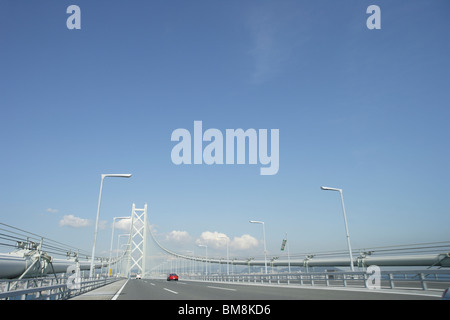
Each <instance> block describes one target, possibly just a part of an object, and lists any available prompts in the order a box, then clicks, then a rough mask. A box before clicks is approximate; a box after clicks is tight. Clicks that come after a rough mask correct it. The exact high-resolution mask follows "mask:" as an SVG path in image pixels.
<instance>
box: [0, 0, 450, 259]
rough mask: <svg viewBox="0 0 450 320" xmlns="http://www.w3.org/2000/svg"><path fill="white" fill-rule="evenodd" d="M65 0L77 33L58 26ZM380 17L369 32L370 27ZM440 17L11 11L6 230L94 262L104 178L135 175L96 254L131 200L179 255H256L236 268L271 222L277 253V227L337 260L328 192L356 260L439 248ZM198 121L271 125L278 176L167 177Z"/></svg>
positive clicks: (5, 81)
mask: <svg viewBox="0 0 450 320" xmlns="http://www.w3.org/2000/svg"><path fill="white" fill-rule="evenodd" d="M71 4H76V5H78V6H79V7H80V8H81V29H80V30H68V29H67V27H66V20H67V18H68V17H69V14H67V13H66V9H67V7H68V6H69V5H71ZM372 4H376V5H378V6H379V7H380V8H381V29H380V30H369V29H368V28H367V27H366V20H367V18H368V17H369V15H368V14H366V9H367V7H368V6H369V5H372ZM449 12H450V4H449V3H448V1H444V0H436V1H418V0H414V1H405V0H402V1H395V2H392V1H382V0H376V1H361V0H358V1H356V0H354V1H353V0H347V1H339V2H337V1H331V0H328V1H320V2H317V1H299V0H297V1H288V0H282V1H267V0H266V1H247V0H245V1H210V0H209V1H200V0H196V1H154V0H152V1H135V0H133V1H99V0H95V1H84V0H76V1H70V2H69V1H61V0H58V1H11V0H3V1H2V2H1V3H0V110H1V115H2V116H1V117H0V137H1V139H0V148H1V149H0V150H1V157H0V165H1V166H2V169H3V174H2V178H1V180H0V221H1V222H3V223H7V224H11V225H13V226H16V227H20V228H23V229H26V230H29V231H32V232H35V233H39V234H42V235H44V236H47V237H50V238H52V239H54V240H58V241H61V242H63V243H68V244H71V245H73V246H77V247H80V248H83V249H86V250H90V248H91V245H92V240H93V221H94V220H95V214H96V209H97V200H98V191H99V186H100V175H101V174H102V173H132V174H133V177H132V178H131V179H113V178H110V179H107V180H105V184H104V189H103V198H102V209H101V219H102V220H103V221H106V222H105V223H104V224H103V225H104V228H103V229H102V230H101V232H100V234H99V244H98V246H99V247H100V249H99V250H100V251H102V252H105V251H106V250H108V248H109V236H110V230H111V229H110V228H111V226H110V224H111V222H112V218H113V217H117V216H124V215H129V214H130V212H131V206H132V203H136V206H137V207H143V205H144V203H148V205H149V212H150V216H149V217H150V222H151V224H152V225H154V226H155V228H156V230H157V234H158V237H159V239H161V241H162V242H163V243H165V244H166V245H167V246H168V247H170V248H171V249H173V250H178V249H179V250H192V248H193V247H195V243H196V241H197V242H198V241H202V238H201V235H202V233H203V232H212V233H214V232H219V233H223V234H225V235H226V236H228V237H229V238H230V240H233V239H234V238H235V237H236V238H237V240H242V241H243V242H245V239H247V240H248V239H249V238H248V237H247V238H245V237H243V236H244V235H250V236H251V237H252V238H254V239H256V240H257V241H258V243H257V244H254V245H253V246H252V245H249V248H247V249H246V250H244V249H242V250H239V249H238V248H237V247H236V248H235V251H234V254H235V255H241V256H242V255H247V254H253V255H255V254H258V253H260V254H262V251H261V250H262V231H261V228H260V226H258V225H252V224H250V223H248V221H249V220H263V221H265V223H266V233H267V247H268V251H269V252H270V253H271V254H278V253H279V247H280V245H281V240H282V239H283V237H284V235H285V233H286V232H287V233H288V234H289V241H290V248H291V252H314V251H323V250H335V249H336V250H340V249H346V241H345V231H344V222H343V218H342V211H341V206H340V205H341V204H340V199H339V195H338V194H337V193H333V192H325V191H321V190H320V186H321V185H326V186H330V187H338V188H342V189H343V190H344V199H345V205H346V210H347V216H348V224H349V229H350V237H351V241H352V246H353V247H354V248H363V247H373V246H380V245H393V244H405V243H419V242H433V241H447V240H449V234H448V226H449V225H450V215H449V213H450V200H449V199H450V197H449V191H448V184H449V181H450V170H449V165H448V164H449V163H450V151H449V148H448V143H449V138H450V129H449V126H448V124H449V120H450V111H449V101H450V90H448V88H449V84H450V60H449V56H450V41H449V40H450V39H449V34H450V21H449V19H448V13H449ZM195 120H201V121H203V128H204V130H206V129H208V128H216V129H219V130H221V131H222V132H223V133H224V132H225V130H226V129H237V128H242V129H244V130H246V129H249V128H255V129H279V132H280V151H279V157H280V165H279V171H278V173H277V174H276V175H273V176H262V175H260V174H259V168H260V165H259V164H257V165H250V164H245V165H211V166H208V165H206V164H203V165H180V166H176V165H174V164H173V163H172V161H171V157H170V155H171V150H172V148H173V147H174V145H175V143H174V142H172V141H171V140H170V137H171V133H172V132H173V131H174V130H175V129H177V128H186V129H187V130H189V131H190V132H191V134H192V133H193V125H194V121H195ZM67 216H72V218H74V219H75V221H78V222H79V226H77V227H74V226H70V225H67V224H64V223H62V221H66V220H67ZM78 218H79V220H77V219H78ZM65 219H66V220H65ZM74 219H72V221H74ZM173 231H176V232H175V233H174V232H173ZM175 234H178V235H182V236H184V238H182V239H181V240H182V241H183V243H180V242H179V241H178V242H177V241H176V240H177V239H175V238H171V235H175ZM178 240H180V239H178ZM203 240H204V239H203ZM205 241H206V240H205ZM211 250H212V251H211V252H212V253H214V252H215V253H216V254H218V255H219V254H223V250H224V248H223V247H216V248H215V247H214V246H213V245H212V243H211ZM214 250H216V251H214Z"/></svg>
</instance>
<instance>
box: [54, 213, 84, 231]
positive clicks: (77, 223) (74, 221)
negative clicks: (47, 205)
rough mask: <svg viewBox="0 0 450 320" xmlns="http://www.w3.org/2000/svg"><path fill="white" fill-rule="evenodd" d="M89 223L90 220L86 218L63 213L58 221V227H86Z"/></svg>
mask: <svg viewBox="0 0 450 320" xmlns="http://www.w3.org/2000/svg"><path fill="white" fill-rule="evenodd" d="M90 225H91V222H90V221H89V220H88V219H82V218H79V217H75V216H74V215H72V214H69V215H65V216H63V218H62V219H61V220H60V221H59V226H60V227H65V226H67V227H73V228H82V227H88V226H90Z"/></svg>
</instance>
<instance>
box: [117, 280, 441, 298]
mask: <svg viewBox="0 0 450 320" xmlns="http://www.w3.org/2000/svg"><path fill="white" fill-rule="evenodd" d="M440 294H441V292H420V291H408V290H403V291H401V290H393V289H387V290H381V289H380V290H368V289H357V288H355V289H347V288H335V289H329V288H314V287H298V286H291V287H287V286H268V285H243V284H228V283H216V282H196V281H183V280H180V281H166V280H161V279H142V280H136V279H130V280H129V281H127V282H126V284H125V285H124V287H123V288H122V290H121V291H120V293H119V294H118V295H117V300H412V299H413V300H427V299H432V300H438V299H440Z"/></svg>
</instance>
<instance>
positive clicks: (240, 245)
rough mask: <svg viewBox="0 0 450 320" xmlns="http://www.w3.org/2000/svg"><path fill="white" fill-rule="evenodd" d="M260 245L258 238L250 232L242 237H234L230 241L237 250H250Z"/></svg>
mask: <svg viewBox="0 0 450 320" xmlns="http://www.w3.org/2000/svg"><path fill="white" fill-rule="evenodd" d="M257 246H258V240H256V238H254V237H252V236H251V235H249V234H244V235H242V236H241V237H234V239H233V241H231V243H230V247H231V248H233V249H236V250H248V249H253V248H255V247H257Z"/></svg>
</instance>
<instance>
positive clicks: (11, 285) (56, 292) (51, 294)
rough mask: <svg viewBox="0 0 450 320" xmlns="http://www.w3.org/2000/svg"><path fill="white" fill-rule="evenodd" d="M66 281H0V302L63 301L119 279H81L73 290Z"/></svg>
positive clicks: (38, 279) (63, 278)
mask: <svg viewBox="0 0 450 320" xmlns="http://www.w3.org/2000/svg"><path fill="white" fill-rule="evenodd" d="M67 279H68V278H67V277H58V278H55V277H43V278H30V279H21V280H0V300H65V299H69V298H72V297H74V296H77V295H80V294H82V293H85V292H88V291H90V290H93V289H96V288H99V287H102V286H104V285H107V284H109V283H112V282H115V281H117V280H120V279H121V278H112V277H111V278H102V279H93V280H92V279H87V278H86V279H81V282H80V283H77V285H76V286H72V288H73V289H71V286H68V285H67ZM74 287H75V288H74Z"/></svg>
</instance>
